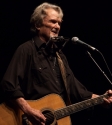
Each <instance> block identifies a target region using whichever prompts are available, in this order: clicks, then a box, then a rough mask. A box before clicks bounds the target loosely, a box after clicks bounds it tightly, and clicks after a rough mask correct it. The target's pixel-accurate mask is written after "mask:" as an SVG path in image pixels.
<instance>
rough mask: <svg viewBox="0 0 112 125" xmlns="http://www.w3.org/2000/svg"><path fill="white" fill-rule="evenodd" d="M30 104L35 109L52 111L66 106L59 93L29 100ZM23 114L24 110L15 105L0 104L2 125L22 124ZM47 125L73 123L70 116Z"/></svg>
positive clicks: (0, 122) (67, 124)
mask: <svg viewBox="0 0 112 125" xmlns="http://www.w3.org/2000/svg"><path fill="white" fill-rule="evenodd" d="M27 102H28V103H29V105H30V106H31V107H33V108H35V109H38V110H41V111H42V112H43V114H44V112H47V111H48V112H49V111H50V112H52V114H54V112H55V110H58V109H61V108H64V107H66V105H65V103H64V101H63V99H62V98H61V97H60V96H59V95H57V94H49V95H46V96H44V97H42V98H41V99H38V100H31V101H27ZM22 114H23V112H22V111H21V110H19V109H18V108H17V107H14V106H13V105H6V104H5V103H4V104H1V105H0V125H22ZM47 125H71V119H70V117H69V116H67V117H64V118H61V119H58V120H57V119H56V118H55V115H54V120H53V122H52V123H50V124H47Z"/></svg>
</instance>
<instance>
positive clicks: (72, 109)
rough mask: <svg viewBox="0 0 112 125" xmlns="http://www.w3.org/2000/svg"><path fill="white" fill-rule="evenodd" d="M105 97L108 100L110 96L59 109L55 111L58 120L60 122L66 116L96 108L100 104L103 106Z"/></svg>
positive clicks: (102, 96)
mask: <svg viewBox="0 0 112 125" xmlns="http://www.w3.org/2000/svg"><path fill="white" fill-rule="evenodd" d="M104 97H105V98H107V97H108V95H101V96H99V97H97V98H93V99H88V100H85V101H82V102H79V103H76V104H73V105H69V106H67V107H65V108H62V109H58V110H56V111H55V116H56V119H57V120H58V119H60V118H63V117H66V116H68V115H70V114H73V113H75V112H78V111H81V110H84V109H87V108H89V107H92V106H95V105H98V104H101V103H103V101H104V100H103V98H104Z"/></svg>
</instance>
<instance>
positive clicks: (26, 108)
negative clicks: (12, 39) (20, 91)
mask: <svg viewBox="0 0 112 125" xmlns="http://www.w3.org/2000/svg"><path fill="white" fill-rule="evenodd" d="M14 102H16V104H17V105H18V106H19V107H20V109H21V110H22V111H23V112H24V114H25V115H26V116H27V118H28V120H29V121H30V122H31V123H32V124H33V125H45V122H46V118H45V116H44V115H43V114H42V112H41V111H40V110H37V109H34V108H32V107H31V106H30V105H29V104H28V103H27V101H26V100H25V99H24V98H21V97H20V98H17V99H16V100H14Z"/></svg>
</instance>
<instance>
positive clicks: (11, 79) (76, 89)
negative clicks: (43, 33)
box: [2, 37, 92, 102]
mask: <svg viewBox="0 0 112 125" xmlns="http://www.w3.org/2000/svg"><path fill="white" fill-rule="evenodd" d="M43 46H44V43H43V42H42V41H41V40H40V39H39V38H38V37H34V38H33V41H32V40H29V41H27V42H25V43H23V44H22V45H20V46H19V47H18V48H17V50H16V52H15V54H14V56H13V58H12V60H11V62H10V64H9V66H8V69H7V71H6V73H5V75H4V77H3V80H2V88H3V90H4V94H5V98H6V99H14V98H18V97H24V98H25V99H38V98H40V97H43V96H45V95H47V94H50V93H57V94H59V95H61V96H63V94H64V92H65V87H64V83H63V81H62V78H61V74H60V71H59V68H58V65H57V63H56V60H54V61H53V59H55V58H53V59H52V57H51V56H50V55H49V54H48V53H47V52H46V51H45V49H43ZM59 55H60V57H61V58H62V60H63V63H64V66H65V69H66V77H67V84H68V87H69V92H70V93H69V95H70V98H71V100H72V102H78V101H81V100H84V99H88V98H90V97H91V96H92V92H89V91H88V90H87V89H86V88H85V87H84V86H83V85H82V84H81V83H80V82H79V81H78V80H77V79H76V78H75V77H74V75H73V73H72V71H71V69H70V68H69V65H68V62H67V60H66V57H65V55H64V54H63V53H62V52H59Z"/></svg>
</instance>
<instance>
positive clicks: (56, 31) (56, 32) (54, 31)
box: [51, 29, 59, 36]
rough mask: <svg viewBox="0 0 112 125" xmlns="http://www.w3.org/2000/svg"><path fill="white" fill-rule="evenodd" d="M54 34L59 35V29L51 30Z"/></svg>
mask: <svg viewBox="0 0 112 125" xmlns="http://www.w3.org/2000/svg"><path fill="white" fill-rule="evenodd" d="M51 33H52V35H53V36H58V33H59V31H58V30H56V29H53V30H51Z"/></svg>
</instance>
